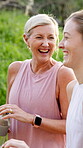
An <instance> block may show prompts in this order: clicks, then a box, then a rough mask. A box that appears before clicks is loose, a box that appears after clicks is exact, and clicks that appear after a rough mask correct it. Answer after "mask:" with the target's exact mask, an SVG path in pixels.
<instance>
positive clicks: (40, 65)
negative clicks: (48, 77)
mask: <svg viewBox="0 0 83 148" xmlns="http://www.w3.org/2000/svg"><path fill="white" fill-rule="evenodd" d="M55 63H56V62H55V61H54V60H53V59H51V60H49V61H46V62H37V61H34V60H33V59H32V61H31V63H30V66H31V70H32V71H33V73H36V74H41V73H43V72H45V71H47V70H49V69H50V68H51V67H52V66H54V65H55Z"/></svg>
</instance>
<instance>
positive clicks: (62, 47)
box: [58, 41, 64, 49]
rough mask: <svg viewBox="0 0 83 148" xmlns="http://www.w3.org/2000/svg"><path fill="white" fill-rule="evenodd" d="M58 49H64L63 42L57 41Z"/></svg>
mask: <svg viewBox="0 0 83 148" xmlns="http://www.w3.org/2000/svg"><path fill="white" fill-rule="evenodd" d="M58 47H59V48H60V49H64V44H63V42H62V41H60V43H59V46H58Z"/></svg>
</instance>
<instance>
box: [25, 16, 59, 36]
mask: <svg viewBox="0 0 83 148" xmlns="http://www.w3.org/2000/svg"><path fill="white" fill-rule="evenodd" d="M50 24H54V26H55V28H56V35H57V36H58V34H59V31H58V23H57V22H56V20H55V19H54V18H53V17H50V16H48V15H47V14H37V15H34V16H32V17H31V18H30V19H29V20H28V21H27V22H26V24H25V26H24V33H25V34H27V36H29V35H30V31H31V30H32V29H33V28H35V27H37V26H40V25H42V26H43V25H50Z"/></svg>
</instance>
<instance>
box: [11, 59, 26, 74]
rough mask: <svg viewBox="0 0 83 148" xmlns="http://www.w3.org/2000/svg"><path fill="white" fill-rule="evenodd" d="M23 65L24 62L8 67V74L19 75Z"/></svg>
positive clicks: (14, 63) (16, 62)
mask: <svg viewBox="0 0 83 148" xmlns="http://www.w3.org/2000/svg"><path fill="white" fill-rule="evenodd" d="M22 63H23V62H22V61H15V62H13V63H11V64H10V65H9V67H8V73H9V74H16V73H18V71H19V69H20V67H21V65H22Z"/></svg>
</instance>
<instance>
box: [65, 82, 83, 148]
mask: <svg viewBox="0 0 83 148" xmlns="http://www.w3.org/2000/svg"><path fill="white" fill-rule="evenodd" d="M66 132H67V135H66V148H83V84H80V85H79V84H78V83H77V84H76V85H75V87H74V90H73V94H72V98H71V102H70V105H69V109H68V114H67V122H66Z"/></svg>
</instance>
